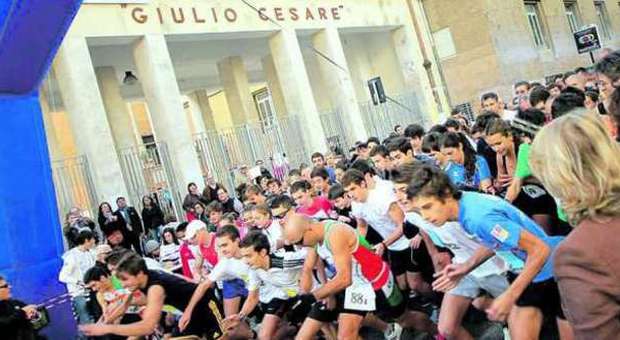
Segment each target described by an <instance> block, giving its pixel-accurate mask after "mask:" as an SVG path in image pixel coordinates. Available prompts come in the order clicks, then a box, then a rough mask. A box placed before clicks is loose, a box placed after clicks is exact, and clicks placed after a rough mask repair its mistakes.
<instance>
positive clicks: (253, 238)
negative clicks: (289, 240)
mask: <svg viewBox="0 0 620 340" xmlns="http://www.w3.org/2000/svg"><path fill="white" fill-rule="evenodd" d="M240 247H241V250H240V252H241V255H242V258H243V261H244V262H245V263H246V264H247V265H248V266H249V267H250V269H251V270H250V271H249V272H248V278H247V280H246V287H247V289H248V292H249V293H248V298H247V300H246V301H245V303H244V304H243V306H242V307H241V311H240V312H239V313H238V314H234V315H231V316H229V317H228V318H227V319H226V320H227V321H228V322H240V323H241V324H243V321H244V320H245V318H246V317H247V316H248V315H250V314H251V313H252V312H253V311H254V309H255V308H256V306H257V305H258V304H259V302H260V310H261V311H262V313H264V317H263V320H262V322H261V327H260V331H259V333H258V339H260V340H268V339H272V338H273V337H274V336H275V334H276V333H277V331H278V326H279V325H280V321H281V320H282V317H283V316H284V315H285V314H286V313H287V312H288V311H289V310H290V308H291V306H292V305H293V304H294V303H295V302H296V301H297V300H296V299H294V298H295V297H296V296H297V295H298V294H299V276H300V274H301V269H302V267H303V263H304V260H305V258H306V255H307V251H306V250H305V249H304V250H300V251H294V252H281V253H278V254H273V253H271V252H270V248H269V240H268V238H267V236H265V235H264V234H263V233H261V232H259V231H251V232H250V233H248V234H247V235H246V237H245V238H244V239H243V240H242V241H241V244H240ZM281 329H283V328H281Z"/></svg>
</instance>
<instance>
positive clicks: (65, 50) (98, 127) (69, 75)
mask: <svg viewBox="0 0 620 340" xmlns="http://www.w3.org/2000/svg"><path fill="white" fill-rule="evenodd" d="M53 67H54V71H55V73H56V78H57V81H58V86H59V88H60V93H61V96H62V100H63V103H64V106H65V110H66V111H67V113H68V115H69V121H70V123H71V129H72V131H73V135H74V138H75V144H76V145H77V149H78V153H79V154H80V155H85V156H86V157H87V158H88V162H89V165H90V169H91V174H92V178H93V182H94V185H95V188H96V190H97V195H98V197H97V199H98V200H99V201H104V200H106V201H109V202H112V204H113V202H114V201H115V199H116V197H118V196H126V195H127V188H126V186H125V181H124V180H123V173H122V171H121V166H120V163H119V160H118V155H117V153H116V147H115V145H114V138H113V137H112V131H110V124H109V123H108V118H107V116H106V111H105V107H104V105H103V101H102V100H101V96H100V94H99V86H98V85H97V77H96V75H95V70H94V68H93V65H92V61H91V58H90V52H89V50H88V45H87V43H86V39H85V38H84V37H71V36H69V37H66V38H65V40H64V41H63V43H62V45H61V47H60V49H59V50H58V55H57V56H56V59H55V60H54V65H53Z"/></svg>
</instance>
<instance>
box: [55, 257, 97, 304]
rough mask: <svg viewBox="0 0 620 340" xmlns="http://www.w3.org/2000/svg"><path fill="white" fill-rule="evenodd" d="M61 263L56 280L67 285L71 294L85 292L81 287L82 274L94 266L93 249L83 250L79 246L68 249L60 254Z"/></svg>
mask: <svg viewBox="0 0 620 340" xmlns="http://www.w3.org/2000/svg"><path fill="white" fill-rule="evenodd" d="M62 260H63V265H62V268H61V269H60V274H58V281H60V282H62V283H64V284H66V285H67V290H68V291H69V293H70V294H71V296H73V297H76V296H80V295H84V294H85V293H86V291H85V289H84V288H83V286H82V284H83V280H84V274H85V273H86V271H88V270H89V269H90V268H92V267H93V266H95V262H96V254H95V251H94V250H93V249H91V250H87V251H83V250H80V248H79V247H75V248H72V249H70V250H68V251H67V252H66V253H64V255H62Z"/></svg>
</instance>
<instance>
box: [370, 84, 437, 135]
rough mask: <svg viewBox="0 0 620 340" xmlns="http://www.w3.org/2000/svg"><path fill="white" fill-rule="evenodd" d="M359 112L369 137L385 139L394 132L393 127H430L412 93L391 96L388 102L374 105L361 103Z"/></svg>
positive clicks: (428, 119) (428, 120) (427, 118)
mask: <svg viewBox="0 0 620 340" xmlns="http://www.w3.org/2000/svg"><path fill="white" fill-rule="evenodd" d="M359 105H360V111H361V113H362V119H363V120H364V125H365V126H366V131H367V132H368V135H369V136H375V137H378V138H379V139H383V138H386V137H387V136H388V135H389V134H390V133H391V132H393V131H394V126H396V125H402V126H403V127H406V126H407V125H409V124H413V123H416V124H420V125H422V126H424V127H425V128H428V127H430V126H429V125H430V118H429V117H426V115H425V114H424V113H423V112H422V110H421V109H420V105H419V102H418V100H417V98H416V95H415V94H414V93H409V94H400V95H393V96H389V97H388V101H387V102H385V103H381V104H379V105H374V104H373V102H372V101H367V102H361V103H360V104H359Z"/></svg>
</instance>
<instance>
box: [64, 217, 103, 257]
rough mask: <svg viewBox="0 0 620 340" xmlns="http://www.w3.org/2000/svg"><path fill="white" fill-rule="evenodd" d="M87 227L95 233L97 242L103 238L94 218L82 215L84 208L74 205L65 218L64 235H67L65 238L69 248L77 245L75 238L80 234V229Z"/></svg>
mask: <svg viewBox="0 0 620 340" xmlns="http://www.w3.org/2000/svg"><path fill="white" fill-rule="evenodd" d="M87 229H88V230H90V231H91V232H93V233H94V234H95V238H96V239H97V242H101V241H102V240H103V235H102V233H101V230H100V229H99V228H97V225H96V224H95V222H93V220H91V219H90V218H88V217H85V216H83V215H82V210H81V209H80V208H78V207H72V208H71V209H69V212H68V213H67V216H66V218H65V226H64V228H63V235H65V239H66V240H67V247H68V248H69V249H71V248H73V247H75V246H76V244H75V239H76V238H77V236H78V235H79V234H80V231H82V230H87Z"/></svg>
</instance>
